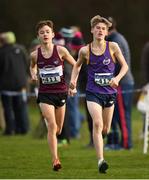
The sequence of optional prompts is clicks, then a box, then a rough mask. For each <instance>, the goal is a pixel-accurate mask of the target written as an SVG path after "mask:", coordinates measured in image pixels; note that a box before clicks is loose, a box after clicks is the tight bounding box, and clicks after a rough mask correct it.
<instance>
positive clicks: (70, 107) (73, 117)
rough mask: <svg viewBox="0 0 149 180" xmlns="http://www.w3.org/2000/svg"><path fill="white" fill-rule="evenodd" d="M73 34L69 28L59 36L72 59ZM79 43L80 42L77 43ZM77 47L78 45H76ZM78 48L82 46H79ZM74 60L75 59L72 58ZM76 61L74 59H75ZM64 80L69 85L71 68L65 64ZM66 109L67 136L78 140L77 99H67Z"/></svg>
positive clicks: (79, 117) (73, 31)
mask: <svg viewBox="0 0 149 180" xmlns="http://www.w3.org/2000/svg"><path fill="white" fill-rule="evenodd" d="M75 33H76V30H74V29H72V28H71V27H70V28H65V27H63V28H61V30H60V34H61V35H62V37H64V39H65V47H66V48H67V49H68V51H69V52H70V54H71V55H72V56H73V57H74V51H73V49H72V48H73V47H74V46H75V45H74V46H73V42H74V41H75ZM79 43H80V42H79ZM76 46H77V47H78V45H76ZM79 46H80V47H81V46H82V44H81V45H79ZM74 58H75V57H74ZM75 60H76V59H75ZM64 65H65V79H66V83H67V84H69V81H70V76H71V70H72V67H71V66H70V64H69V63H67V62H65V64H64ZM66 104H67V108H66V115H65V119H66V120H65V121H66V122H68V125H69V129H70V130H69V135H70V138H79V136H80V121H81V120H80V119H81V114H80V110H79V99H78V97H77V96H76V97H70V96H69V97H68V99H67V103H66Z"/></svg>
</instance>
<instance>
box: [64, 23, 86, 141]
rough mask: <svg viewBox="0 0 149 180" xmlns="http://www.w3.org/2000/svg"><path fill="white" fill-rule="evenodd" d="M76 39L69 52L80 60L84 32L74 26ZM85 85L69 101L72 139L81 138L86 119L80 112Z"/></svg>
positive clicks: (72, 42) (73, 39) (80, 83)
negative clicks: (82, 89) (81, 90)
mask: <svg viewBox="0 0 149 180" xmlns="http://www.w3.org/2000/svg"><path fill="white" fill-rule="evenodd" d="M71 28H72V29H73V33H74V37H73V38H72V40H71V43H70V44H69V50H70V53H71V55H72V56H73V57H74V59H75V60H77V59H78V52H79V50H80V48H81V47H83V46H84V45H85V43H84V39H83V35H82V32H81V31H80V28H79V27H76V26H72V27H71ZM82 85H83V82H80V81H79V83H78V94H77V96H74V97H71V96H70V97H69V100H68V107H69V108H68V114H67V115H68V119H69V127H70V136H71V137H72V138H79V137H80V128H81V121H82V120H83V119H84V117H83V115H82V114H81V112H80V106H79V105H80V97H79V94H80V87H81V86H82Z"/></svg>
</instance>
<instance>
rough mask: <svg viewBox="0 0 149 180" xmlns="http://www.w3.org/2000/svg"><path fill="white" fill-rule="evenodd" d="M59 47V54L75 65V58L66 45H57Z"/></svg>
mask: <svg viewBox="0 0 149 180" xmlns="http://www.w3.org/2000/svg"><path fill="white" fill-rule="evenodd" d="M57 48H58V53H59V56H60V58H61V59H62V60H64V61H65V60H66V61H67V62H68V63H69V64H71V65H72V66H74V65H75V64H76V61H75V59H74V58H73V57H72V56H71V54H70V53H69V51H68V50H67V49H66V48H65V47H63V46H57Z"/></svg>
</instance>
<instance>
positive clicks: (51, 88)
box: [30, 20, 76, 171]
mask: <svg viewBox="0 0 149 180" xmlns="http://www.w3.org/2000/svg"><path fill="white" fill-rule="evenodd" d="M36 32H37V37H38V39H39V41H40V47H39V48H38V49H37V50H35V51H33V52H32V53H31V65H30V72H31V77H32V80H35V81H37V80H39V88H38V98H37V102H38V104H39V106H40V109H41V112H42V115H43V117H44V119H46V122H47V128H48V134H47V139H48V144H49V148H50V151H51V156H52V162H53V170H55V171H58V170H59V169H60V168H61V162H60V159H59V157H58V152H57V135H59V134H60V133H61V130H62V126H63V122H64V115H65V103H66V98H67V86H66V83H65V79H64V60H67V61H68V63H70V64H71V65H72V66H74V64H75V63H76V61H75V60H74V59H73V57H72V56H71V55H70V53H69V52H68V50H67V49H66V48H65V47H62V46H58V45H54V44H53V43H52V39H53V38H54V31H53V22H52V21H50V20H44V21H40V22H38V24H37V25H36Z"/></svg>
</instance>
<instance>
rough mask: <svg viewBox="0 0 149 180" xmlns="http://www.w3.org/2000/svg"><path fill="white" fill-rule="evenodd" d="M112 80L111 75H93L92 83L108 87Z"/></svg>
mask: <svg viewBox="0 0 149 180" xmlns="http://www.w3.org/2000/svg"><path fill="white" fill-rule="evenodd" d="M112 78H113V74H112V73H95V75H94V81H95V83H96V84H98V85H100V86H108V85H109V82H110V80H111V79H112Z"/></svg>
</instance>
